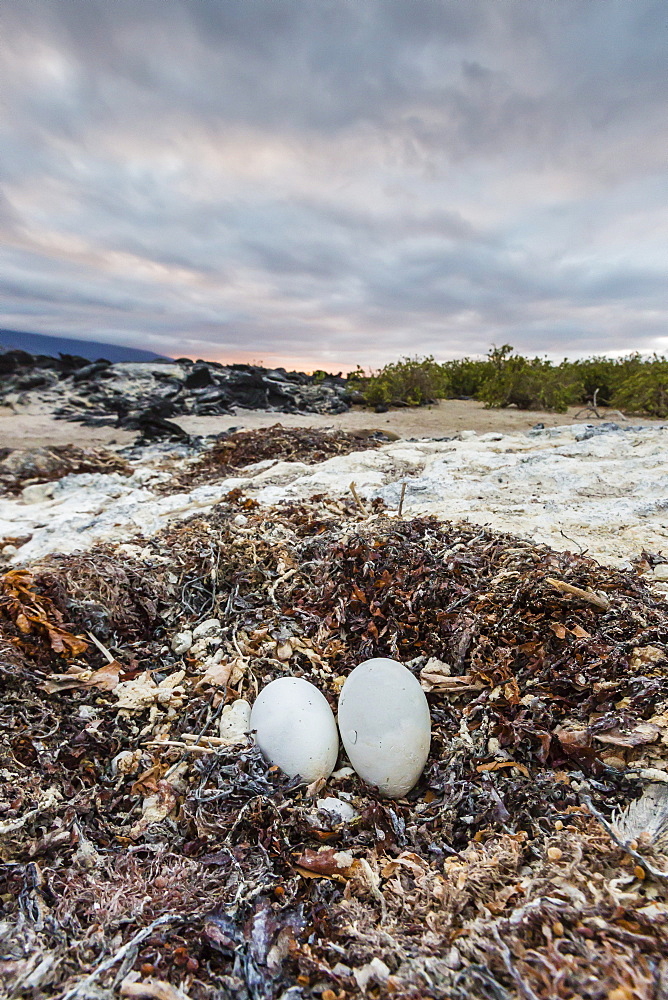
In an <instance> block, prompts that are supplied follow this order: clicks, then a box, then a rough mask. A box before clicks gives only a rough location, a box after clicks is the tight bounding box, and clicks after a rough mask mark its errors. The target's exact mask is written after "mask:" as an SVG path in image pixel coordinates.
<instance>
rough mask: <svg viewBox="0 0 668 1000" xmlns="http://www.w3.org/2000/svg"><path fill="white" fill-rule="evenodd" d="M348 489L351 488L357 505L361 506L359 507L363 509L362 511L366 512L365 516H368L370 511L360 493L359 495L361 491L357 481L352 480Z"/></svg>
mask: <svg viewBox="0 0 668 1000" xmlns="http://www.w3.org/2000/svg"><path fill="white" fill-rule="evenodd" d="M348 489H349V490H350V492H351V493H352V495H353V498H354V500H355V503H356V504H357V506H358V507H359V509H360V510H361V511H362V513H363V514H364V516H365V517H368V516H369V511H368V510H367V509H366V507H365V506H364V504H363V503H362V500H361V498H360V495H359V493H358V492H357V484H356V483H355V482H354V481H353V482H352V483H351V484H350V486H349V487H348Z"/></svg>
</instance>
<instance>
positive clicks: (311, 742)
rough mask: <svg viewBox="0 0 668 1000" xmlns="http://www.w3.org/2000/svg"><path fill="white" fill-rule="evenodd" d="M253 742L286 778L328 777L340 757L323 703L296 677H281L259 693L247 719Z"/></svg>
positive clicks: (328, 711) (331, 718)
mask: <svg viewBox="0 0 668 1000" xmlns="http://www.w3.org/2000/svg"><path fill="white" fill-rule="evenodd" d="M250 728H251V730H252V731H253V733H254V736H255V742H256V744H257V746H258V747H259V748H260V750H261V751H262V753H263V754H264V756H265V757H266V759H267V760H268V761H269V762H270V763H271V764H275V765H276V766H277V767H280V769H281V771H283V772H284V773H285V774H287V775H288V777H290V778H295V777H297V776H298V775H299V776H300V777H301V778H303V779H304V781H308V782H312V781H316V780H317V779H318V778H328V777H329V776H330V774H331V773H332V771H333V770H334V766H335V765H336V758H337V757H338V754H339V734H338V732H337V729H336V722H335V721H334V715H333V713H332V710H331V708H330V707H329V704H328V703H327V699H326V698H325V696H324V695H322V694H321V693H320V691H318V689H317V688H316V687H315V686H314V685H313V684H310V683H309V682H308V681H305V680H303V679H302V678H300V677H279V678H278V679H277V680H275V681H272V682H271V683H270V684H267V686H266V687H265V688H264V689H263V690H262V691H261V692H260V694H259V695H258V697H257V699H256V701H255V704H254V705H253V709H252V711H251V715H250Z"/></svg>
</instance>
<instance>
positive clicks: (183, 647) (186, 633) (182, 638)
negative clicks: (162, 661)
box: [172, 629, 193, 656]
mask: <svg viewBox="0 0 668 1000" xmlns="http://www.w3.org/2000/svg"><path fill="white" fill-rule="evenodd" d="M192 644H193V634H192V632H191V631H190V629H184V630H183V632H177V633H176V635H175V636H174V637H173V638H172V652H174V653H176V655H177V656H182V655H183V653H187V652H188V650H189V649H190V647H191V646H192Z"/></svg>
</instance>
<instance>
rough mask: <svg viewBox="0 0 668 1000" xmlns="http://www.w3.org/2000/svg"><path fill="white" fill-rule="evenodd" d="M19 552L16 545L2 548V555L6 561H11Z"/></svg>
mask: <svg viewBox="0 0 668 1000" xmlns="http://www.w3.org/2000/svg"><path fill="white" fill-rule="evenodd" d="M18 551H19V550H18V549H17V548H16V546H15V545H3V546H2V554H3V556H4V557H5V559H11V557H12V556H15V555H16V553H17V552H18Z"/></svg>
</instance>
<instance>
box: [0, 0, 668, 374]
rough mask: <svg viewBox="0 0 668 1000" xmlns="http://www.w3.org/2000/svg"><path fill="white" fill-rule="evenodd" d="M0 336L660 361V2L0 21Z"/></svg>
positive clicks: (147, 8)
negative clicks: (625, 355) (502, 351)
mask: <svg viewBox="0 0 668 1000" xmlns="http://www.w3.org/2000/svg"><path fill="white" fill-rule="evenodd" d="M1 21H2V23H1V29H2V45H1V46H0V86H1V88H2V95H3V100H2V102H0V120H1V121H2V138H1V147H0V148H1V149H2V153H1V154H0V181H1V183H2V188H1V193H0V227H1V230H2V233H1V235H2V240H1V242H2V250H1V251H0V253H1V257H0V286H1V289H2V294H1V299H0V303H1V305H0V308H1V312H0V327H9V328H12V329H23V330H30V331H33V332H38V333H52V334H60V335H66V336H75V337H80V338H82V339H84V338H91V339H99V340H104V341H108V342H111V343H122V344H127V345H133V346H138V347H145V348H149V349H151V350H154V351H158V352H160V353H165V354H170V355H173V356H179V355H184V354H185V355H190V356H193V357H196V356H204V357H209V358H212V359H214V358H215V359H218V360H237V361H246V360H257V361H263V362H264V363H265V364H268V365H276V364H285V365H288V366H290V367H292V366H296V367H306V368H308V367H313V366H318V367H326V368H329V369H334V370H338V369H340V368H344V369H345V368H349V367H351V366H354V365H355V364H357V363H360V364H362V365H364V366H368V365H372V366H378V365H380V364H382V363H383V362H384V361H386V360H393V359H396V358H397V357H399V356H402V355H406V354H411V355H414V354H427V353H433V354H434V355H435V356H436V357H437V358H439V359H445V358H448V357H454V356H457V355H461V354H474V353H484V352H485V351H486V350H487V349H488V347H489V345H490V344H492V343H496V344H501V343H505V342H509V343H511V344H514V345H515V347H516V348H517V349H520V350H522V351H524V352H530V353H548V354H550V355H552V356H555V357H561V356H563V355H564V354H569V355H571V356H575V355H583V354H589V353H601V352H610V353H612V352H615V353H619V352H623V351H627V350H643V351H645V350H659V351H664V350H668V323H667V318H668V281H667V280H666V279H667V277H668V275H667V272H668V245H667V243H668V241H667V234H668V168H667V163H668V135H667V131H668V129H667V122H668V114H667V112H668V65H667V64H668V55H667V53H668V8H667V7H666V3H665V0H2V14H1Z"/></svg>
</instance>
